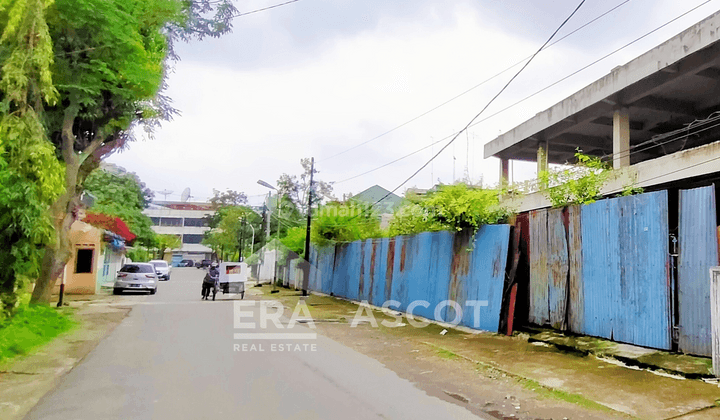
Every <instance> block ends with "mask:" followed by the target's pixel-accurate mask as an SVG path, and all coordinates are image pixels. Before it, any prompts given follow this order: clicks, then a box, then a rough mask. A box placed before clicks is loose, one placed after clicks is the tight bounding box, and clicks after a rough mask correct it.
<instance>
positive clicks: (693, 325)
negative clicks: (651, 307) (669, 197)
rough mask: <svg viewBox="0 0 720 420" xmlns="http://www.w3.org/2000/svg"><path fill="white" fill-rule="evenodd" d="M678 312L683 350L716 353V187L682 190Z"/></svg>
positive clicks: (679, 232) (707, 354)
mask: <svg viewBox="0 0 720 420" xmlns="http://www.w3.org/2000/svg"><path fill="white" fill-rule="evenodd" d="M679 197H680V203H679V207H680V212H679V228H678V234H679V238H678V240H679V243H678V245H679V247H678V254H679V255H678V280H677V286H678V316H679V333H680V335H679V342H678V346H679V349H680V351H682V352H684V353H690V354H696V355H701V356H711V355H712V337H711V325H710V282H708V277H707V273H708V271H709V269H710V267H713V266H716V265H718V242H717V240H718V239H717V230H716V229H717V228H716V224H717V218H716V212H717V210H716V207H715V206H716V203H715V187H714V186H709V187H703V188H696V189H692V190H680V195H679Z"/></svg>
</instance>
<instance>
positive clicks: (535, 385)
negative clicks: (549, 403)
mask: <svg viewBox="0 0 720 420" xmlns="http://www.w3.org/2000/svg"><path fill="white" fill-rule="evenodd" d="M517 381H518V382H519V383H520V385H522V387H523V388H525V389H529V390H531V391H534V392H536V393H537V394H538V395H539V396H540V397H543V398H548V399H555V400H560V401H565V402H569V403H571V404H576V405H579V406H580V407H584V408H588V409H591V410H596V411H603V412H606V413H610V412H614V411H613V410H612V409H611V408H609V407H606V406H604V405H602V404H598V403H596V402H595V401H592V400H589V399H587V398H585V397H583V396H582V395H580V394H572V393H570V392H565V391H560V390H558V389H552V388H547V387H545V386H543V385H542V384H541V383H539V382H537V381H534V380H532V379H526V378H517Z"/></svg>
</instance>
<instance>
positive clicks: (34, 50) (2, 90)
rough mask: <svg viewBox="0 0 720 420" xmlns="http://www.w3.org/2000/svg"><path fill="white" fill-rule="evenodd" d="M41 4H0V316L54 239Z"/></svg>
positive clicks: (49, 92) (54, 189) (49, 94)
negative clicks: (44, 118)
mask: <svg viewBox="0 0 720 420" xmlns="http://www.w3.org/2000/svg"><path fill="white" fill-rule="evenodd" d="M48 3H49V2H48V1H45V0H24V1H20V0H0V28H2V30H1V32H0V65H1V68H0V267H2V270H0V301H1V306H0V310H2V312H3V313H4V314H5V315H10V314H11V313H12V312H13V311H14V309H15V307H16V305H17V292H18V290H19V289H20V288H21V287H22V286H23V284H22V281H21V280H22V279H24V278H28V277H34V276H36V275H37V274H38V271H39V270H38V269H39V266H40V264H39V261H40V259H41V258H42V250H43V247H45V246H46V245H48V244H50V243H51V242H52V240H53V223H52V220H51V219H50V215H49V213H48V208H49V207H50V205H51V204H52V203H53V202H54V201H55V200H56V199H57V198H58V196H59V193H60V191H61V189H62V186H63V173H62V169H63V168H62V166H61V165H60V163H59V162H58V161H57V160H56V159H55V154H54V149H53V147H52V145H51V144H50V143H49V142H48V141H47V138H46V135H45V130H44V128H43V103H45V104H49V105H52V104H55V103H56V102H57V97H58V94H57V91H56V90H55V88H54V87H53V85H52V76H51V72H50V67H51V66H52V63H53V53H52V42H51V39H50V35H49V32H48V26H47V23H46V21H45V15H44V12H45V9H46V7H47V6H48Z"/></svg>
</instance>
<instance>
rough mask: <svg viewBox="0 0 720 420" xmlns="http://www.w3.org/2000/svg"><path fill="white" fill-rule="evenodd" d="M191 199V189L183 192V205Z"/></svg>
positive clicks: (181, 197) (181, 196)
mask: <svg viewBox="0 0 720 420" xmlns="http://www.w3.org/2000/svg"><path fill="white" fill-rule="evenodd" d="M190 197H192V196H191V195H190V187H188V188H185V189H184V190H183V192H182V194H181V195H180V201H182V202H183V203H186V202H187V201H188V200H189V199H190Z"/></svg>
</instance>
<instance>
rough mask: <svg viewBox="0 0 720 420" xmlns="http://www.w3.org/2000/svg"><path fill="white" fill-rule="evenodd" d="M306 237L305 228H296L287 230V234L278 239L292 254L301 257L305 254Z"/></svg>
mask: <svg viewBox="0 0 720 420" xmlns="http://www.w3.org/2000/svg"><path fill="white" fill-rule="evenodd" d="M306 236H307V227H305V226H296V227H292V228H290V229H288V230H287V234H286V235H285V236H284V237H283V238H281V239H280V242H282V244H283V245H285V246H286V247H287V248H288V249H290V250H291V251H292V252H294V253H296V254H298V255H303V253H304V252H305V237H306Z"/></svg>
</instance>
